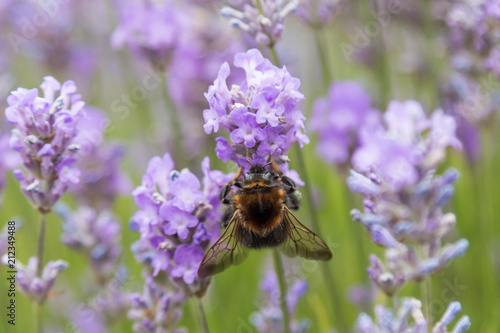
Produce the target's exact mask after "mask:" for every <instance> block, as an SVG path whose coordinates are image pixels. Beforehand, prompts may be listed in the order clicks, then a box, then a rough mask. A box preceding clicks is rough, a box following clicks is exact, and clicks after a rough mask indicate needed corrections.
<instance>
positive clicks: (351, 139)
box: [309, 81, 380, 166]
mask: <svg viewBox="0 0 500 333" xmlns="http://www.w3.org/2000/svg"><path fill="white" fill-rule="evenodd" d="M371 104H372V101H371V97H370V95H368V93H367V92H366V91H365V90H364V89H363V87H361V86H360V85H359V84H358V83H356V82H350V81H346V82H335V83H333V84H332V85H331V86H330V90H329V94H328V97H325V98H320V99H318V100H316V101H315V103H314V107H313V113H312V117H311V122H310V126H309V127H310V129H311V130H312V131H313V132H317V133H318V135H319V142H318V146H317V148H316V151H317V153H318V155H319V156H321V157H322V158H323V159H325V160H326V161H327V162H328V163H333V164H337V165H339V166H343V165H345V164H346V163H347V162H348V161H349V160H350V157H351V155H352V152H353V150H354V149H355V148H356V147H357V146H358V141H359V139H358V136H359V135H360V134H359V130H360V128H361V127H362V126H366V127H368V125H369V124H374V126H377V125H378V123H379V122H380V120H379V119H380V114H379V112H378V111H376V110H374V109H373V108H372V106H371Z"/></svg>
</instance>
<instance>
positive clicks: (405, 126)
mask: <svg viewBox="0 0 500 333" xmlns="http://www.w3.org/2000/svg"><path fill="white" fill-rule="evenodd" d="M384 120H385V122H386V124H387V129H384V128H383V127H382V125H381V124H379V125H378V126H373V125H368V126H365V127H363V128H361V129H360V140H359V141H360V145H359V147H358V148H357V149H356V150H355V151H354V153H353V156H352V164H353V165H354V169H355V170H357V171H360V172H363V173H368V174H369V173H370V172H374V173H375V174H376V175H377V176H378V177H380V178H381V179H382V180H383V181H384V182H385V183H386V184H387V185H388V186H393V187H394V188H395V189H396V190H397V189H401V188H403V187H404V186H409V185H414V184H415V183H416V182H417V181H418V178H419V175H420V174H421V173H419V166H421V167H423V168H425V169H426V170H429V169H432V168H434V167H435V166H436V165H438V164H439V163H440V162H441V161H442V160H443V158H444V156H445V149H446V148H447V147H448V146H452V147H454V148H455V149H460V148H461V144H460V142H459V141H458V139H457V138H456V135H455V129H456V125H455V122H454V119H453V118H452V117H451V116H449V115H445V114H443V113H442V112H441V111H439V110H438V111H436V112H435V113H434V114H433V115H432V117H431V119H427V118H426V117H425V114H424V112H423V110H422V107H421V106H420V104H418V103H417V102H415V101H406V102H391V103H390V104H389V108H388V110H387V112H386V113H385V114H384ZM427 129H429V130H430V134H429V135H427V136H426V138H425V140H421V136H422V134H423V133H424V131H426V130H427Z"/></svg>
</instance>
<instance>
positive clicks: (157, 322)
mask: <svg viewBox="0 0 500 333" xmlns="http://www.w3.org/2000/svg"><path fill="white" fill-rule="evenodd" d="M129 301H130V310H129V311H128V317H129V318H130V319H132V320H133V321H134V325H133V330H134V332H140V333H150V332H158V333H161V332H182V331H177V330H173V329H174V328H175V326H176V325H177V323H178V322H179V320H180V318H181V315H182V309H181V305H182V304H183V303H184V301H185V295H184V294H183V293H182V292H165V291H164V290H163V288H161V287H160V286H158V285H156V284H155V283H154V281H153V279H152V278H151V277H149V278H147V279H146V284H145V285H144V290H143V292H142V294H138V293H137V294H131V295H129Z"/></svg>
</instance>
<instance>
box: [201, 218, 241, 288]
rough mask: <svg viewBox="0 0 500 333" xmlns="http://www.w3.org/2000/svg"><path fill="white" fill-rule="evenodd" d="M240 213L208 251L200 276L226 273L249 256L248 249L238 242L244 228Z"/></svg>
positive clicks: (202, 263)
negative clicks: (241, 229)
mask: <svg viewBox="0 0 500 333" xmlns="http://www.w3.org/2000/svg"><path fill="white" fill-rule="evenodd" d="M240 216H241V215H240V214H239V211H236V212H235V213H234V215H233V218H232V219H231V221H230V222H229V224H228V225H227V227H226V229H224V232H223V233H222V235H221V236H220V237H219V239H218V240H217V242H215V244H214V245H212V247H211V248H210V249H209V250H208V251H207V253H206V254H205V257H203V261H202V262H201V264H200V268H199V269H198V276H200V277H202V278H203V277H207V276H210V275H214V274H217V273H220V272H222V271H224V270H225V269H226V268H228V267H229V266H231V265H239V264H241V263H242V262H243V260H245V258H246V257H247V256H248V248H247V247H246V246H244V245H243V244H242V243H240V242H238V237H239V235H240V233H239V228H242V225H241V222H240V218H241V217H240Z"/></svg>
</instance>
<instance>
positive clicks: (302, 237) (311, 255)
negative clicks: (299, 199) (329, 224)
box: [280, 206, 332, 261]
mask: <svg viewBox="0 0 500 333" xmlns="http://www.w3.org/2000/svg"><path fill="white" fill-rule="evenodd" d="M283 224H284V225H285V229H286V232H287V234H288V238H287V239H286V240H285V241H284V242H283V244H281V245H280V249H281V251H282V252H283V253H284V254H285V255H286V256H287V257H290V258H293V257H296V256H300V257H302V258H306V259H313V260H325V261H328V260H330V259H332V251H330V249H329V248H328V245H326V243H325V242H324V241H323V240H322V239H321V238H320V237H319V236H318V235H316V234H315V233H314V232H312V231H311V230H309V229H308V228H307V227H306V226H304V225H303V224H302V223H300V221H299V220H298V219H297V218H296V217H295V215H293V213H292V212H291V211H290V209H288V207H286V206H285V207H284V210H283Z"/></svg>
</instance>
